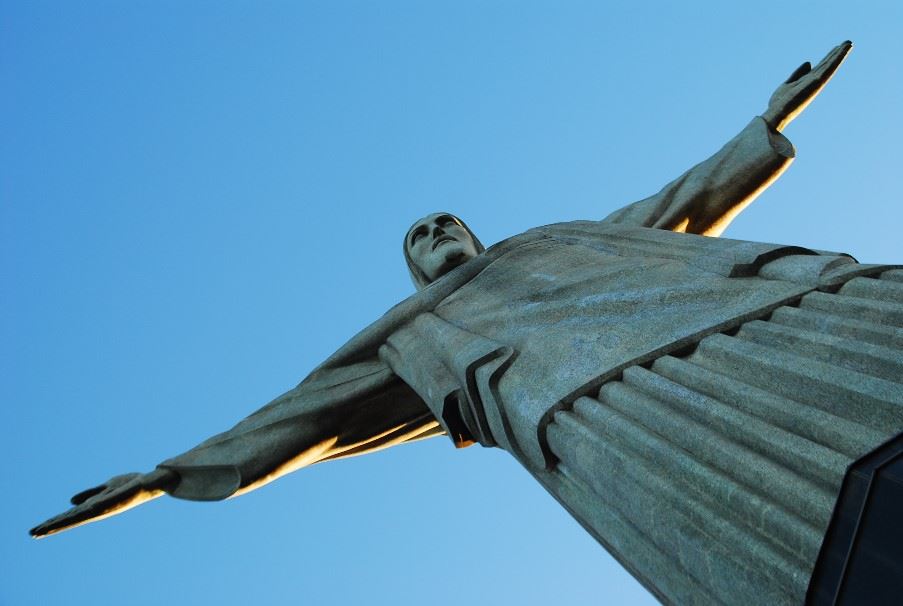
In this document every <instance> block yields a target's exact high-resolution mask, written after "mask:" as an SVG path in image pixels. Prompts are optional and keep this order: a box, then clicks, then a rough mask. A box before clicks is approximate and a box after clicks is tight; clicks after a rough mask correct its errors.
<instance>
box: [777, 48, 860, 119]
mask: <svg viewBox="0 0 903 606" xmlns="http://www.w3.org/2000/svg"><path fill="white" fill-rule="evenodd" d="M852 48H853V43H852V42H850V41H849V40H847V41H845V42H842V43H841V44H839V45H837V46H835V47H834V48H833V49H831V52H829V53H828V54H827V55H825V58H824V59H822V60H821V61H820V62H819V63H818V65H816V66H815V68H812V66H811V65H810V64H809V62H808V61H807V62H805V63H803V64H802V65H801V66H799V67H798V68H796V70H795V71H794V72H793V73H792V74H790V77H789V78H787V81H786V82H784V83H783V84H781V85H780V86H779V87H778V89H777V90H776V91H774V94H773V95H771V99H769V100H768V109H767V110H766V111H765V113H764V114H762V117H763V118H765V120H766V121H767V122H768V123H769V124H770V125H771V126H772V127H774V129H775V130H777V131H781V130H783V129H784V127H785V126H787V125H788V124H789V123H790V121H791V120H793V119H794V118H795V117H796V116H797V115H799V113H800V112H801V111H803V110H804V109H805V108H806V106H807V105H809V103H810V102H811V101H812V99H814V98H815V97H816V95H818V93H819V92H821V89H822V88H824V86H825V84H827V83H828V80H830V79H831V76H833V75H834V72H835V71H837V68H838V67H840V64H841V63H843V60H844V58H846V56H847V53H849V52H850V49H852Z"/></svg>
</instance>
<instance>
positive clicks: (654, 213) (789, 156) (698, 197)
mask: <svg viewBox="0 0 903 606" xmlns="http://www.w3.org/2000/svg"><path fill="white" fill-rule="evenodd" d="M793 157H794V149H793V145H792V144H791V143H790V141H789V140H788V139H787V138H786V137H784V135H782V134H781V133H779V132H777V131H775V130H774V129H772V128H771V127H770V126H768V124H767V123H766V122H765V120H764V119H762V118H761V117H756V118H753V120H752V121H751V122H750V123H749V124H748V125H747V126H746V128H744V129H743V130H742V131H741V132H740V134H738V135H737V136H736V137H734V138H733V139H731V140H730V141H729V142H728V143H727V144H726V145H725V146H724V147H722V148H721V149H720V150H719V151H718V152H717V153H716V154H715V155H713V156H712V157H711V158H709V159H708V160H705V161H704V162H702V163H700V164H697V165H696V166H694V167H693V168H691V169H690V170H688V171H687V172H685V173H684V174H683V175H681V176H680V177H678V178H677V179H675V180H674V181H672V182H671V183H669V184H668V185H666V186H665V187H664V188H663V189H662V190H661V191H660V192H659V193H657V194H655V195H654V196H651V197H649V198H646V199H645V200H640V201H639V202H634V203H633V204H630V205H628V206H625V207H624V208H621V209H619V210H616V211H615V212H613V213H612V214H610V215H609V216H608V217H606V218H605V219H603V220H602V222H603V223H621V224H625V225H632V226H637V227H654V228H658V229H667V230H670V231H678V232H686V233H694V234H701V235H706V236H718V235H721V233H722V232H723V231H724V229H725V228H726V227H727V226H728V224H729V223H730V222H731V221H732V220H733V219H734V217H736V216H737V215H738V214H739V213H740V212H741V211H742V210H743V209H744V208H745V207H746V206H747V205H748V204H750V203H751V202H752V201H753V200H754V199H755V198H756V197H757V196H758V195H759V194H760V193H761V192H762V191H763V190H764V189H765V188H766V187H768V186H769V185H771V183H772V182H773V181H774V180H775V179H777V178H778V177H779V176H780V175H781V173H782V172H783V171H784V170H785V169H786V168H787V166H789V165H790V162H791V161H792V160H793Z"/></svg>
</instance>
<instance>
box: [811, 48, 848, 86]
mask: <svg viewBox="0 0 903 606" xmlns="http://www.w3.org/2000/svg"><path fill="white" fill-rule="evenodd" d="M852 49H853V43H852V42H850V41H849V40H846V41H845V42H842V43H840V44H838V45H837V46H835V47H834V48H833V49H831V51H830V52H829V53H828V54H827V55H825V57H824V59H822V60H821V61H819V62H818V65H816V66H815V71H817V72H824V76H827V77H830V76H831V74H833V73H834V72H835V71H836V70H837V68H838V67H840V64H841V63H843V60H844V59H846V57H847V55H848V54H849V53H850V51H851V50H852ZM819 75H820V76H821V75H822V74H819Z"/></svg>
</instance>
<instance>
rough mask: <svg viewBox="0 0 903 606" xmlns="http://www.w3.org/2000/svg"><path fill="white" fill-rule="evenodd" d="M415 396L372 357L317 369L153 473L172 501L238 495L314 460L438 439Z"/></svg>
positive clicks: (208, 499)
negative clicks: (169, 480)
mask: <svg viewBox="0 0 903 606" xmlns="http://www.w3.org/2000/svg"><path fill="white" fill-rule="evenodd" d="M441 431H442V430H441V429H439V428H438V424H437V423H436V421H435V419H434V418H433V416H432V414H431V413H430V411H429V409H428V408H427V407H426V405H425V404H424V403H423V401H422V400H421V399H420V397H419V396H418V395H417V394H416V393H415V392H414V391H413V390H412V389H411V388H410V387H408V386H407V385H406V384H405V383H404V382H402V381H401V380H400V379H399V378H398V377H397V376H396V375H395V374H394V373H393V372H392V371H391V370H390V369H389V368H388V367H387V366H386V365H385V364H384V363H382V362H380V361H379V360H378V359H377V358H376V357H373V358H371V359H366V360H363V361H360V362H355V363H350V364H346V365H340V366H332V367H329V366H327V367H325V368H323V367H321V368H320V369H319V370H317V371H316V372H314V373H313V374H312V375H311V376H310V377H308V378H307V379H305V380H304V381H303V382H302V383H301V384H300V385H298V386H297V387H296V388H294V389H292V390H290V391H288V392H286V393H285V394H283V395H281V396H279V397H278V398H276V399H275V400H273V401H272V402H270V403H269V404H267V405H266V406H264V407H263V408H261V409H260V410H258V411H257V412H255V413H254V414H252V415H250V416H249V417H247V418H245V419H244V420H242V421H241V422H240V423H238V424H237V425H236V426H235V427H233V428H232V429H230V430H228V431H226V432H224V433H221V434H218V435H216V436H213V437H212V438H210V439H208V440H206V441H204V442H203V443H201V444H199V445H198V446H196V447H195V448H192V449H191V450H189V451H188V452H186V453H184V454H182V455H179V456H177V457H174V458H171V459H168V460H166V461H164V462H163V463H161V464H160V465H159V466H158V467H161V468H164V469H169V470H172V471H175V472H176V473H178V474H179V478H180V480H179V483H178V484H177V485H176V486H175V487H173V488H171V489H169V490H168V492H169V494H170V495H171V496H174V497H178V498H183V499H191V500H200V501H211V500H219V499H224V498H227V497H230V496H237V495H239V494H243V493H245V492H248V491H250V490H253V489H256V488H259V487H260V486H263V485H264V484H267V483H269V482H271V481H273V480H275V479H277V478H278V477H280V476H282V475H284V474H286V473H289V472H291V471H295V470H296V469H300V468H301V467H305V466H307V465H312V464H313V463H317V462H320V461H324V460H327V459H335V458H339V457H343V456H352V455H357V454H364V453H366V452H372V451H374V450H378V449H381V448H386V447H388V446H392V445H394V444H398V443H401V442H406V441H410V440H414V439H419V438H423V437H428V436H430V435H436V434H438V433H441Z"/></svg>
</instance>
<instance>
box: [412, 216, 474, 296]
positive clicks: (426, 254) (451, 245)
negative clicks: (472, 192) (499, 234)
mask: <svg viewBox="0 0 903 606" xmlns="http://www.w3.org/2000/svg"><path fill="white" fill-rule="evenodd" d="M484 250H486V249H485V247H484V246H483V245H482V244H481V243H480V241H479V240H478V239H477V237H476V236H475V235H473V232H472V231H470V228H469V227H467V225H466V224H465V223H464V221H462V220H461V219H459V218H458V217H456V216H454V215H452V214H449V213H433V214H431V215H427V216H425V217H424V218H422V219H420V220H419V221H417V222H416V223H414V225H412V226H411V228H410V229H409V230H408V233H407V234H405V237H404V258H405V261H407V263H408V270H409V271H410V272H411V280H412V281H413V282H414V286H416V287H417V290H421V289H423V288H425V287H426V286H428V285H429V284H430V283H431V282H433V281H435V280H436V279H437V278H440V277H442V276H443V275H445V274H447V273H448V272H450V271H451V270H453V269H454V268H456V267H458V266H459V265H461V264H462V263H465V262H466V261H468V260H470V259H473V258H474V257H476V256H477V255H478V254H480V253H481V252H483V251H484Z"/></svg>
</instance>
